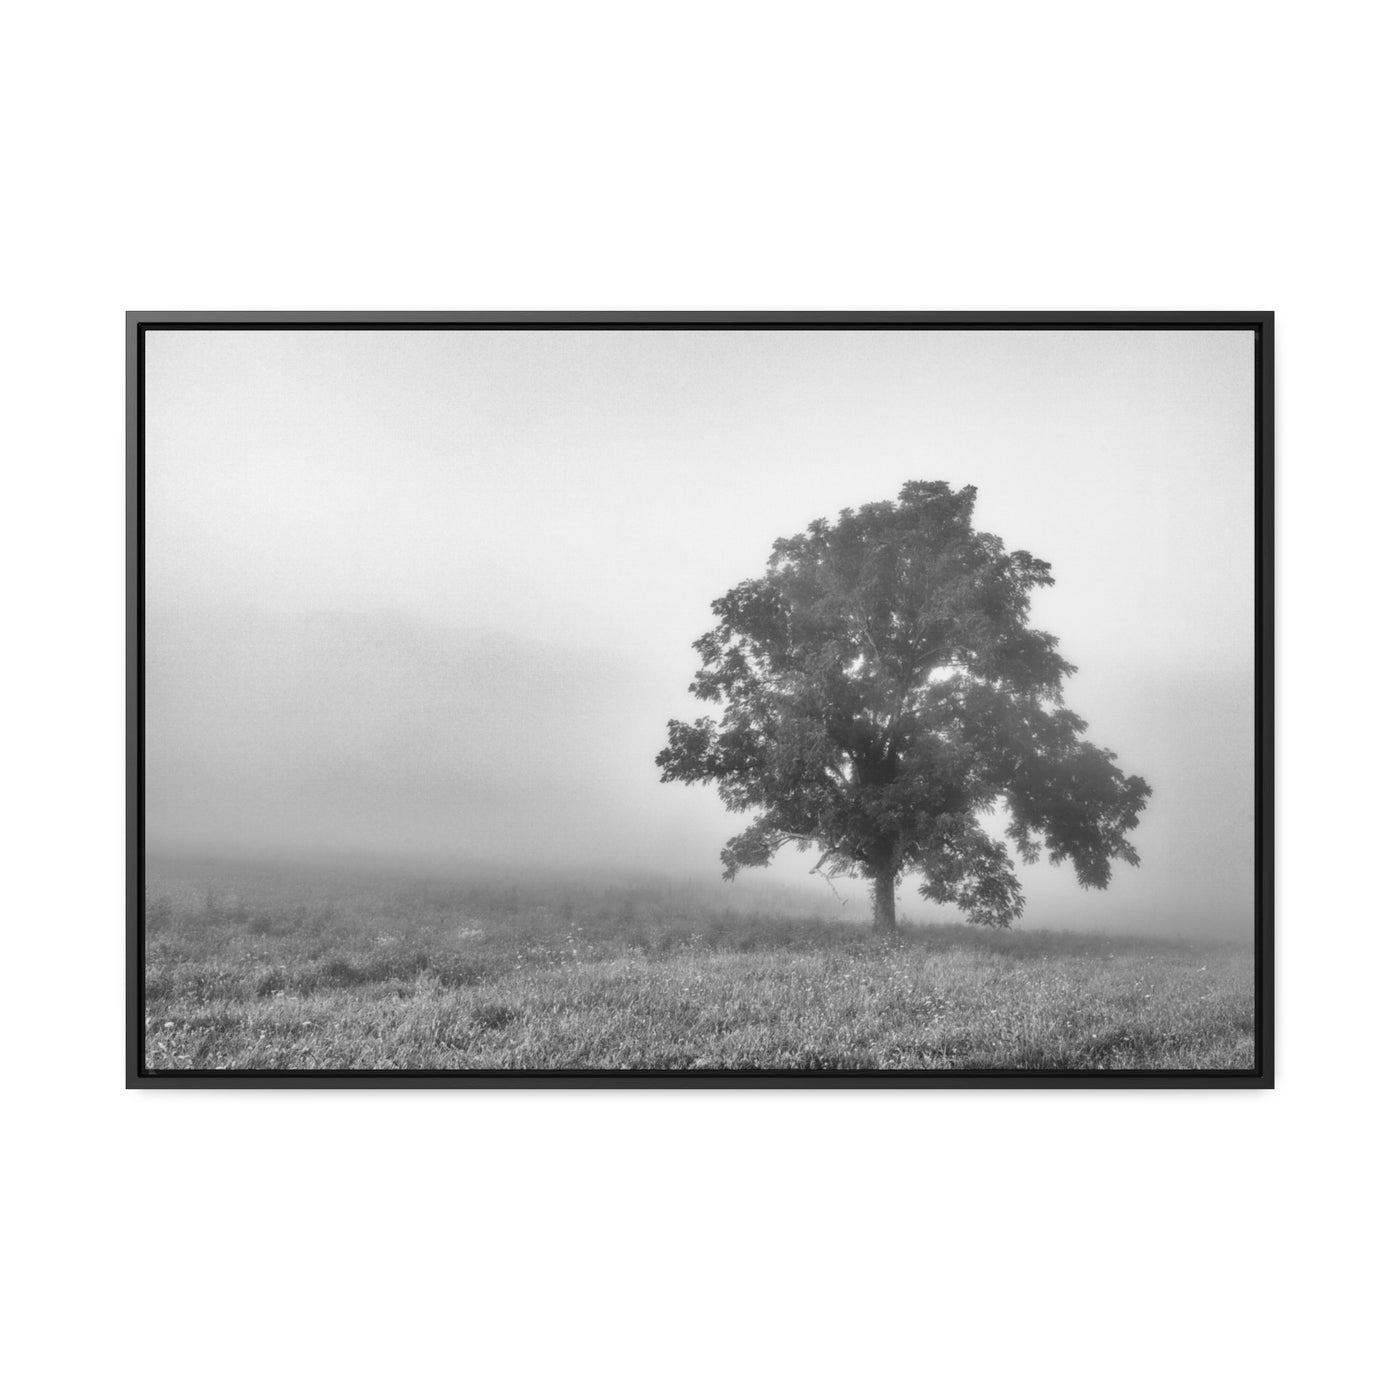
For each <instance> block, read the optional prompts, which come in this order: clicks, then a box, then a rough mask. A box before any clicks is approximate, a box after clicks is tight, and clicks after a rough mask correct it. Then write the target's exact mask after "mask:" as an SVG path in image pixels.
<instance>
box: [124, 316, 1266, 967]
mask: <svg viewBox="0 0 1400 1400" xmlns="http://www.w3.org/2000/svg"><path fill="white" fill-rule="evenodd" d="M1252 356H1253V344H1252V338H1251V336H1250V335H1249V334H1247V333H1243V332H1198V331H1190V332H1177V331H1153V332H1141V331H1133V332H1123V333H1108V332H1097V331H1095V332H1089V331H1079V332H1024V333H1022V332H929V331H916V332H904V331H880V332H863V331H838V332H832V331H824V332H821V333H811V332H788V331H771V332H769V331H764V332H753V331H744V332H731V331H716V332H674V331H661V332H635V331H616V332H588V331H562V332H510V331H506V332H499V331H497V332H493V331H475V332H473V331H442V332H407V331H394V332H341V331H337V332H315V331H307V332H271V331H248V332H230V333H213V332H178V331H157V332H152V333H151V334H150V336H149V338H148V351H147V393H148V400H147V423H148V441H147V531H148V543H147V558H148V574H147V634H146V635H147V718H146V736H147V775H146V776H147V792H146V804H147V817H148V824H147V833H148V842H149V848H150V850H151V852H152V853H153V855H155V856H157V857H159V856H162V855H184V856H191V857H200V858H207V857H210V856H214V857H221V858H240V857H241V858H247V859H250V860H266V859H268V858H274V859H278V860H283V861H287V862H293V863H295V862H297V861H306V862H312V863H314V862H316V861H318V860H320V861H325V860H328V859H335V860H340V861H342V862H343V861H351V862H354V861H361V862H363V861H366V860H378V861H382V862H384V863H385V864H386V866H393V865H395V864H398V865H401V866H405V867H421V868H431V869H433V870H434V871H438V872H442V873H444V874H451V873H452V872H460V873H462V874H463V876H464V877H466V876H469V875H479V874H480V873H481V872H483V871H491V870H495V871H497V872H503V873H506V874H509V875H511V876H513V877H520V878H525V879H528V878H536V879H539V880H550V879H562V878H564V877H566V876H569V875H571V874H572V875H575V876H578V877H580V878H582V877H587V878H588V879H591V880H594V881H596V882H599V883H603V884H605V883H606V882H607V881H608V880H609V879H613V878H617V879H622V878H628V879H646V878H652V879H655V880H660V881H672V882H680V883H682V884H684V885H686V886H687V887H691V886H693V887H694V888H696V889H705V888H708V887H709V885H710V882H713V886H714V888H715V890H716V892H717V897H719V898H721V899H723V900H740V901H742V900H744V899H746V898H752V899H753V900H754V901H756V902H758V903H760V904H765V905H771V903H772V901H774V900H775V899H781V896H782V892H784V891H795V892H798V895H797V897H800V901H801V905H802V907H803V908H804V909H805V908H809V907H814V906H816V905H820V906H822V907H825V908H826V909H827V911H828V913H829V915H830V916H831V917H836V916H840V915H847V916H851V917H854V918H858V919H865V918H867V917H868V913H869V908H868V903H867V901H866V896H865V892H864V888H863V887H862V886H861V885H860V884H859V883H858V882H851V881H841V882H838V888H839V889H840V893H841V894H842V895H843V896H844V898H845V899H846V900H847V904H846V905H845V906H842V905H841V904H839V903H838V901H837V899H836V897H835V895H834V894H833V893H832V891H831V890H830V889H829V888H828V886H827V884H826V883H825V882H824V881H823V880H822V879H820V878H819V877H816V876H811V875H809V874H807V871H808V870H809V868H810V867H811V866H812V865H813V863H814V862H815V860H816V853H815V852H812V853H809V854H807V855H805V856H804V855H801V854H798V853H795V852H792V853H786V854H785V855H784V856H783V857H781V858H780V859H779V861H777V862H776V863H775V865H774V867H773V868H771V869H770V870H764V871H746V872H744V873H742V874H741V875H740V876H739V878H738V881H737V883H736V885H735V887H734V888H733V890H729V891H725V890H722V888H721V886H720V879H719V876H720V865H719V860H718V852H719V848H720V847H721V845H722V844H723V843H724V841H725V840H726V839H728V838H729V837H730V836H732V835H733V834H734V833H735V832H737V831H738V830H739V829H740V828H741V827H742V826H743V825H744V823H745V820H746V819H745V818H744V817H743V816H742V815H741V814H731V813H728V812H726V811H725V810H724V808H723V806H722V804H721V802H720V800H719V798H718V796H717V795H716V794H715V793H714V792H713V791H712V790H710V789H687V788H682V787H678V786H675V785H667V786H663V785H662V784H661V783H660V781H659V774H658V770H657V768H656V766H655V762H654V760H655V756H656V754H657V752H658V750H659V749H660V748H661V746H662V744H663V743H664V742H665V737H666V736H665V731H666V721H667V720H668V719H670V718H673V717H674V718H691V717H694V716H697V715H699V714H701V713H703V709H704V707H702V706H701V705H700V704H699V702H697V701H695V700H694V699H693V698H692V697H691V696H690V695H689V694H688V693H687V690H686V687H687V685H688V683H689V681H690V679H691V677H692V675H693V672H694V670H695V667H696V664H697V658H696V656H695V653H694V652H693V651H692V650H691V646H690V644H691V643H692V642H693V640H694V639H695V638H696V637H697V636H699V635H700V634H701V633H702V632H704V631H705V630H707V628H708V627H709V626H710V624H711V620H712V619H711V615H710V612H709V605H710V602H711V600H712V599H714V598H716V597H718V596H720V595H721V594H723V593H724V592H725V591H726V590H727V589H729V588H730V587H732V586H733V585H734V584H736V583H738V582H739V581H740V580H741V579H745V578H751V577H755V576H757V575H759V574H760V573H761V572H762V571H763V568H764V566H765V563H766V561H767V558H768V554H769V551H770V549H771V546H772V543H773V541H774V539H775V538H777V537H779V536H782V535H789V534H792V533H794V532H796V531H797V530H799V529H801V528H803V527H804V526H806V525H807V524H808V523H809V522H810V521H811V520H813V519H815V518H817V517H820V516H828V517H832V516H834V515H835V514H836V513H837V512H838V511H839V510H840V509H842V508H843V507H847V506H852V507H854V506H860V505H862V504H864V503H865V502H867V501H874V500H884V499H892V498H893V497H894V496H895V495H896V494H897V493H898V491H899V488H900V486H901V485H902V484H903V483H904V482H905V481H907V480H910V479H916V478H917V479H942V480H947V481H949V482H951V483H952V484H953V485H954V486H961V485H964V484H967V483H971V484H974V485H976V486H977V487H978V488H979V493H980V494H979V499H978V505H977V509H976V512H975V515H974V523H975V525H976V526H977V527H978V528H979V529H982V530H987V531H991V532H992V533H994V534H997V535H999V536H1001V537H1002V538H1003V539H1004V540H1005V542H1006V545H1007V547H1008V548H1009V549H1026V550H1029V551H1030V552H1032V553H1033V554H1035V555H1037V556H1038V557H1040V558H1043V559H1047V560H1049V561H1050V563H1051V564H1052V566H1053V569H1054V574H1055V577H1056V580H1057V585H1056V587H1055V588H1054V589H1051V590H1045V591H1043V592H1041V593H1040V594H1039V595H1038V596H1037V598H1036V601H1035V603H1034V605H1033V610H1032V617H1031V622H1032V625H1034V626H1038V627H1043V628H1046V629H1048V630H1049V631H1051V632H1053V633H1055V634H1056V635H1057V636H1058V637H1059V638H1060V650H1061V652H1062V653H1063V655H1064V656H1065V657H1066V658H1067V659H1068V660H1070V661H1071V662H1073V663H1075V664H1076V665H1078V666H1079V667H1080V671H1079V674H1077V675H1076V676H1074V677H1073V678H1072V679H1071V680H1070V682H1069V683H1068V685H1067V687H1066V702H1067V703H1068V704H1069V705H1070V707H1071V708H1073V709H1075V710H1077V711H1078V712H1079V713H1080V714H1082V715H1083V716H1084V717H1085V718H1086V719H1087V720H1088V722H1089V729H1088V735H1087V737H1088V738H1089V739H1090V740H1092V741H1094V742H1096V743H1099V744H1102V745H1105V746H1106V747H1108V748H1110V749H1112V750H1114V751H1115V752H1116V753H1117V754H1118V756H1119V762H1120V763H1121V764H1122V765H1123V767H1124V768H1125V769H1126V770H1128V771H1130V772H1133V773H1139V774H1142V775H1143V776H1144V777H1145V778H1147V780H1148V781H1149V782H1150V783H1151V785H1152V787H1153V791H1154V795H1153V797H1152V799H1151V800H1150V802H1149V803H1148V806H1147V809H1146V812H1145V814H1144V816H1143V820H1142V824H1141V826H1140V827H1139V829H1138V830H1137V832H1136V833H1135V834H1134V837H1133V840H1134V844H1135V845H1136V846H1137V848H1138V850H1139V853H1140V855H1141V859H1142V863H1141V866H1140V867H1139V868H1137V869H1131V868H1128V867H1126V866H1123V865H1117V866H1116V867H1115V873H1114V878H1113V882H1112V884H1111V886H1110V887H1109V889H1107V890H1106V891H1084V890H1080V889H1079V888H1078V887H1077V885H1076V884H1075V880H1074V875H1073V871H1072V870H1071V869H1070V868H1069V867H1068V866H1064V867H1061V868H1052V867H1050V866H1049V865H1048V864H1045V863H1041V864H1039V865H1036V866H1032V867H1029V868H1024V869H1023V870H1022V872H1021V873H1022V879H1023V882H1024V886H1025V891H1026V894H1027V898H1028V906H1027V909H1026V913H1025V917H1024V919H1023V920H1022V923H1023V924H1024V926H1025V927H1027V928H1041V927H1054V928H1067V929H1075V930H1079V931H1091V930H1105V931H1112V932H1123V933H1138V934H1153V935H1158V936H1172V937H1175V936H1180V937H1182V938H1185V939H1201V938H1213V937H1227V938H1234V937H1239V938H1245V937H1247V936H1248V935H1249V933H1250V932H1251V928H1252V873H1251V872H1252V859H1253V847H1254V831H1253V827H1252V821H1253V781H1254V774H1253V764H1252V749H1253V724H1254V720H1253V694H1252V675H1253V659H1252V658H1253V628H1252V607H1253V594H1252V589H1253V582H1252V579H1253V558H1252V555H1251V553H1250V548H1249V545H1250V541H1251V539H1252V528H1251V521H1252V510H1253V495H1252V473H1253V455H1252V454H1253V440H1252ZM916 883H917V881H914V880H909V881H906V883H905V885H904V886H903V888H902V891H901V896H900V913H901V915H902V916H903V917H905V918H913V919H916V920H922V919H928V920H950V919H954V918H955V917H956V912H957V911H956V910H950V909H946V908H940V907H938V906H934V905H930V904H927V903H926V902H924V901H923V900H921V899H920V898H919V896H918V894H917V892H916V889H915V885H916Z"/></svg>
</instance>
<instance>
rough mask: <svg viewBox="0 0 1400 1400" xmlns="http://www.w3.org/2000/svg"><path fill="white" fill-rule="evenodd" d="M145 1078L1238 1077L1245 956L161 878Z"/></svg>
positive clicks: (1206, 947)
mask: <svg viewBox="0 0 1400 1400" xmlns="http://www.w3.org/2000/svg"><path fill="white" fill-rule="evenodd" d="M148 887H149V892H148V898H147V908H146V945H147V946H146V951H147V959H146V1028H147V1029H146V1054H147V1065H148V1067H149V1068H150V1069H152V1070H157V1071H159V1070H174V1069H202V1070H216V1069H223V1070H265V1069H323V1070H362V1069H403V1070H427V1069H452V1070H474V1069H513V1070H540V1069H597V1070H656V1069H664V1070H694V1069H803V1070H811V1069H906V1070H941V1069H996V1070H1067V1069H1068V1070H1090V1069H1092V1070H1124V1069H1233V1070H1244V1069H1249V1068H1251V1067H1252V1064H1253V1054H1254V1045H1253V967H1252V959H1251V954H1250V950H1249V949H1248V948H1247V947H1244V946H1240V945H1222V944H1218V943H1214V944H1211V943H1198V942H1192V941H1189V940H1165V939H1159V940H1153V941H1147V940H1142V939H1130V938H1113V937H1107V936H1089V935H1077V934H1068V933H1050V932H1024V931H1014V932H1001V931H990V930H972V929H967V928H963V927H959V926H956V925H920V924H907V925H902V926H901V928H900V930H899V933H898V934H897V936H895V937H893V938H890V939H885V940H883V941H880V940H876V939H875V938H874V937H873V936H872V935H871V933H870V932H869V930H868V929H867V928H864V927H862V926H860V925H857V924H852V923H846V922H841V921H837V920H827V919H821V918H808V917H801V916H785V915H780V914H747V913H737V912H734V911H732V910H723V909H706V908H704V907H701V906H699V905H698V904H696V903H695V902H694V901H692V900H689V899H688V898H687V897H685V896H675V895H667V894H665V893H661V894H658V893H656V892H654V891H648V890H640V891H630V890H624V889H615V890H597V889H593V890H567V889H563V890H561V889H558V888H555V889H530V888H528V887H527V888H526V889H524V890H521V889H520V888H518V887H516V888H510V887H491V886H483V885H470V884H459V885H452V884H447V883H443V882H436V883H429V882H419V883H414V882H406V881H382V882H378V883H376V882H374V881H371V880H363V881H356V882H351V883H349V884H348V885H347V884H345V883H344V882H342V883H340V884H335V883H332V884H330V885H329V886H323V887H313V886H305V885H303V886H297V885H295V884H294V883H293V884H285V885H277V884H275V883H274V884H272V885H271V886H269V885H267V884H266V883H258V882H256V881H251V882H244V883H242V884H239V883H236V882H235V883H234V884H233V885H232V886H230V885H229V884H228V883H227V882H225V884H224V885H223V886H221V887H214V886H205V887H204V888H203V889H202V890H201V889H197V888H193V887H191V886H190V885H189V884H188V883H186V884H184V885H181V884H179V883H178V882H176V883H173V884H171V885H169V886H167V887H165V888H162V887H161V885H160V884H159V882H156V881H148Z"/></svg>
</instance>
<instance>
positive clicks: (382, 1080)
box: [125, 311, 1274, 1089]
mask: <svg viewBox="0 0 1400 1400" xmlns="http://www.w3.org/2000/svg"><path fill="white" fill-rule="evenodd" d="M918 327H929V328H934V329H939V330H953V329H978V330H987V329H1019V330H1035V329H1042V330H1046V329H1049V330H1105V329H1111V330H1125V329H1150V330H1158V331H1160V330H1171V329H1184V330H1211V329H1228V330H1250V331H1252V332H1253V333H1254V337H1255V340H1254V473H1255V475H1254V484H1255V517H1254V557H1255V591H1254V622H1255V655H1254V677H1255V732H1254V742H1255V768H1254V773H1255V792H1254V809H1255V812H1254V814H1255V823H1256V842H1255V868H1254V893H1255V922H1254V980H1255V986H1254V991H1255V1064H1254V1068H1253V1069H1252V1070H1250V1071H1236V1070H1111V1071H1094V1070H1085V1071H1074V1072H1068V1071H1059V1070H1052V1071H1043V1072H1041V1071H1033V1070H1008V1071H1000V1070H946V1071H937V1072H927V1071H922V1070H909V1071H904V1070H850V1071H846V1070H810V1071H786V1070H784V1071H776V1070H775V1071H767V1070H724V1071H711V1070H679V1071H661V1070H638V1071H628V1072H623V1073H619V1072H612V1071H588V1070H557V1071H543V1070H539V1071H537V1070H528V1071H509V1070H493V1071H484V1070H483V1071H462V1072H458V1071H398V1070H368V1071H356V1072H349V1071H340V1070H326V1071H321V1070H277V1071H272V1070H269V1071H258V1072H242V1071H237V1072H235V1071H215V1070H163V1071H152V1070H149V1069H146V1068H145V1067H144V1064H145V1054H144V1035H145V1006H144V968H145V948H144V928H143V908H144V880H145V805H144V796H145V795H144V789H143V784H144V756H145V732H144V730H145V725H144V701H145V689H144V677H145V630H144V629H145V607H144V587H145V516H144V502H145V494H144V493H145V461H144V451H145V404H144V391H145V377H144V368H145V366H144V356H145V336H146V334H147V333H148V332H149V331H152V330H181V329H184V330H239V329H259V330H269V329H277V330H303V329H305V330H333V329H357V330H368V329H377V330H395V329H399V330H403V329H413V330H436V329H456V328H462V329H473V330H481V329H491V328H502V329H512V330H520V329H522V328H536V329H555V330H562V329H595V330H597V329H608V328H627V329H647V328H653V329H667V330H671V329H677V330H678V329H693V330H703V329H710V328H720V329H727V330H736V329H745V328H764V329H803V330H813V331H820V330H823V329H828V328H830V329H874V330H878V329H881V328H902V329H910V328H918ZM126 375H127V383H126V401H127V417H126V432H127V443H126V459H127V478H126V484H127V497H126V501H127V505H126V512H127V513H126V531H127V565H126V622H127V660H126V666H127V672H126V700H127V718H126V745H127V792H126V804H127V805H126V823H127V833H126V843H127V844H126V857H127V883H126V905H127V908H126V919H127V948H126V1011H127V1015H126V1053H125V1062H126V1085H127V1087H128V1088H156V1089H178V1088H205V1089H208V1088H221V1089H250V1088H259V1089H288V1088H308V1087H313V1088H333V1089H365V1088H411V1089H429V1088H432V1089H442V1088H474V1089H489V1088H564V1087H567V1088H607V1089H613V1088H630V1089H637V1088H661V1087H665V1088H677V1087H682V1088H749V1089H752V1088H879V1089H910V1088H937V1089H970V1088H1007V1089H1026V1088H1042V1089H1070V1088H1074V1089H1081V1088H1094V1089H1125V1088H1134V1089H1144V1088H1152V1089H1162V1088H1196V1089H1201V1088H1216V1089H1224V1088H1232V1089H1238V1088H1272V1087H1273V1085H1274V1017H1273V1010H1274V1006H1273V1001H1274V910H1273V884H1274V869H1273V863H1274V836H1273V800H1274V799H1273V787H1274V757H1273V707H1274V696H1273V670H1274V584H1273V534H1274V314H1273V312H1271V311H1117V312H1101V311H1082V312H1063V311H1040V312H1021V311H990V312H931V311H803V312H793V311H767V312H754V311H742V312H718V311H705V312H668V311H625V312H624V311H609V312H594V311H576V312H553V311H509V312H506V311H478V312H459V311H431V312H422V311H295V312H288V311H221V312H206V311H131V312H128V313H127V317H126Z"/></svg>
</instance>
